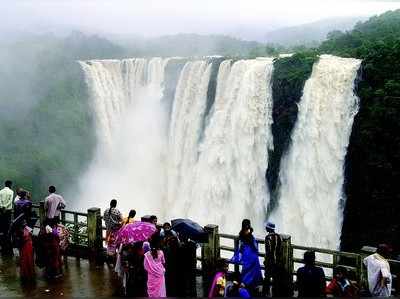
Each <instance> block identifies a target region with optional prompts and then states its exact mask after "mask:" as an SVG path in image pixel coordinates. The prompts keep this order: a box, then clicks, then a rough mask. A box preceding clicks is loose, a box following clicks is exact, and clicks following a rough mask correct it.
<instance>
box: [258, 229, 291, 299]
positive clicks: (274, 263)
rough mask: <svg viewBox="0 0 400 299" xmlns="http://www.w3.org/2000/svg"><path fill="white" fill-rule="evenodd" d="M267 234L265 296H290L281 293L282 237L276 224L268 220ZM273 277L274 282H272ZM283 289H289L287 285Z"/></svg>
mask: <svg viewBox="0 0 400 299" xmlns="http://www.w3.org/2000/svg"><path fill="white" fill-rule="evenodd" d="M265 229H266V230H267V233H268V234H267V235H266V237H265V256H264V266H265V280H264V287H263V293H264V295H265V296H270V295H272V296H275V297H276V296H278V297H281V296H289V294H280V293H281V292H280V291H281V289H282V288H280V287H279V286H280V285H281V283H280V282H281V281H282V274H283V267H282V262H281V257H282V238H281V236H280V235H279V234H277V233H276V232H275V224H274V223H272V222H267V223H266V224H265ZM271 279H272V282H271ZM271 286H272V294H270V288H271ZM283 289H288V287H287V286H285V287H284V288H283Z"/></svg>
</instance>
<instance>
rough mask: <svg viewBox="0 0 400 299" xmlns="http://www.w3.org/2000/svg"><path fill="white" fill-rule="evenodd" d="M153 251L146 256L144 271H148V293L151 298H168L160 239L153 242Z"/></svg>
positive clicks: (151, 243)
mask: <svg viewBox="0 0 400 299" xmlns="http://www.w3.org/2000/svg"><path fill="white" fill-rule="evenodd" d="M150 245H151V250H150V251H148V252H146V253H145V254H144V269H145V270H146V271H147V293H148V296H149V297H150V298H156V297H166V296H167V294H166V290H165V277H164V274H165V268H164V265H165V259H164V253H163V251H162V250H161V249H160V240H159V237H158V238H157V237H156V238H154V239H153V240H152V241H151V242H150Z"/></svg>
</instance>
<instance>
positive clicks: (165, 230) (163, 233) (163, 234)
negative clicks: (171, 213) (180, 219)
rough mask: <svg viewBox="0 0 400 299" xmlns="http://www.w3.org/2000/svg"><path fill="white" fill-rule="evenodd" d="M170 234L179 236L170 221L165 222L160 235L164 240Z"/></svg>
mask: <svg viewBox="0 0 400 299" xmlns="http://www.w3.org/2000/svg"><path fill="white" fill-rule="evenodd" d="M169 236H172V237H175V238H178V234H177V233H176V232H175V231H174V230H173V229H172V228H171V224H170V223H169V222H165V223H164V224H163V226H162V229H161V231H160V237H161V239H162V240H164V239H165V238H168V237H169Z"/></svg>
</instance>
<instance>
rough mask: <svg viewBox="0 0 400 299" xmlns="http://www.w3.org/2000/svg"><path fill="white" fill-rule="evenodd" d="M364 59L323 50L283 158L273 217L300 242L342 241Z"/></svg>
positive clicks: (331, 245)
mask: <svg viewBox="0 0 400 299" xmlns="http://www.w3.org/2000/svg"><path fill="white" fill-rule="evenodd" d="M359 67H360V60H357V59H349V58H339V57H334V56H329V55H322V56H321V57H320V59H319V61H318V62H317V63H316V64H315V65H314V67H313V71H312V74H311V77H310V78H309V79H308V80H307V82H306V84H305V86H304V92H303V96H302V99H301V101H300V103H299V112H298V119H297V123H296V125H295V127H294V130H293V134H292V143H291V145H290V148H289V149H288V152H287V154H286V156H284V157H283V159H282V161H281V171H280V178H279V180H280V182H279V183H280V194H279V199H278V203H279V206H278V209H277V210H276V212H275V213H274V214H273V218H274V219H275V221H276V222H277V223H278V227H279V228H280V230H281V231H285V232H290V234H291V235H292V237H293V240H294V242H297V243H298V242H301V244H303V245H309V246H317V247H324V248H337V247H338V245H339V238H340V232H341V227H342V214H343V203H344V195H343V190H342V188H343V180H344V177H343V167H344V160H345V155H346V148H347V146H348V143H349V138H350V133H351V128H352V125H353V119H354V116H355V114H356V113H357V111H358V98H357V96H356V95H355V94H354V80H355V78H356V76H357V71H358V69H359Z"/></svg>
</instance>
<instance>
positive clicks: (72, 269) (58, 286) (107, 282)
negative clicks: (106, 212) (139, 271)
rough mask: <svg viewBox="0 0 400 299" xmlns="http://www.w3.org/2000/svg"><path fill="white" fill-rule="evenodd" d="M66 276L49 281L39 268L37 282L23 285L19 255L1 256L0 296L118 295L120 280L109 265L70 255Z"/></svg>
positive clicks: (65, 267) (67, 261) (65, 265)
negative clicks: (11, 256) (99, 264)
mask: <svg viewBox="0 0 400 299" xmlns="http://www.w3.org/2000/svg"><path fill="white" fill-rule="evenodd" d="M63 271H64V275H63V277H61V278H59V279H56V280H53V281H51V282H49V281H48V280H47V279H45V278H44V275H43V270H42V269H39V268H36V274H37V275H36V276H37V279H36V283H34V284H32V285H30V286H27V285H21V283H20V280H19V268H18V267H17V265H16V258H15V257H14V258H5V257H0V297H40V298H45V297H48V298H53V297H112V296H118V293H117V290H118V289H119V288H118V280H117V278H116V276H115V274H114V273H113V271H111V270H110V269H109V268H108V267H107V265H103V266H94V265H90V264H89V262H88V261H87V260H83V259H80V260H78V259H76V258H73V257H68V259H67V260H66V262H65V264H64V269H63Z"/></svg>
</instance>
